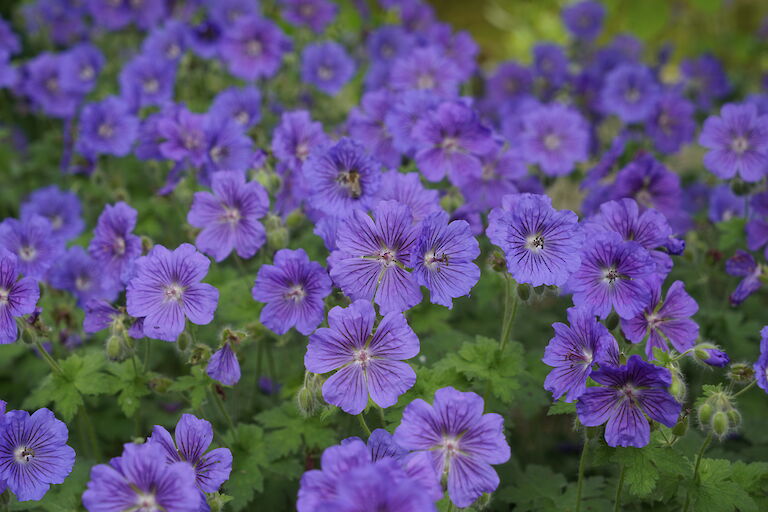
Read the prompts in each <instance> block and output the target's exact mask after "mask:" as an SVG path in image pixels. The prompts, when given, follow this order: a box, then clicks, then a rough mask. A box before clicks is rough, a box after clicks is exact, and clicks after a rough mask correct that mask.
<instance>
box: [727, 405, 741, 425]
mask: <svg viewBox="0 0 768 512" xmlns="http://www.w3.org/2000/svg"><path fill="white" fill-rule="evenodd" d="M727 414H728V422H729V423H730V424H731V426H732V427H734V428H737V427H738V426H739V425H741V413H740V412H739V411H737V410H736V409H731V410H730V411H728V413H727Z"/></svg>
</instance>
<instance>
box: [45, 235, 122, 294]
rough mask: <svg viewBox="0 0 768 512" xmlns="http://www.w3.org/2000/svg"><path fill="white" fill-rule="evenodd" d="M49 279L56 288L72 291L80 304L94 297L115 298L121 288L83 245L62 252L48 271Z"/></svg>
mask: <svg viewBox="0 0 768 512" xmlns="http://www.w3.org/2000/svg"><path fill="white" fill-rule="evenodd" d="M48 280H49V281H50V283H51V286H53V287H54V288H57V289H59V290H66V291H68V292H70V293H72V294H73V295H74V296H75V297H77V302H78V304H80V305H83V304H85V303H86V302H88V301H91V300H94V299H105V300H113V299H114V298H115V296H116V295H117V290H118V289H119V288H117V287H116V286H115V282H114V281H113V280H112V279H108V278H105V276H104V268H103V267H101V266H99V265H97V264H96V261H95V260H94V259H93V258H91V256H90V255H89V254H88V253H87V252H85V249H83V248H82V247H71V248H70V249H68V250H67V251H66V252H64V253H63V254H61V255H60V256H59V258H58V259H57V260H56V262H55V263H54V264H53V266H52V267H51V270H50V271H49V272H48Z"/></svg>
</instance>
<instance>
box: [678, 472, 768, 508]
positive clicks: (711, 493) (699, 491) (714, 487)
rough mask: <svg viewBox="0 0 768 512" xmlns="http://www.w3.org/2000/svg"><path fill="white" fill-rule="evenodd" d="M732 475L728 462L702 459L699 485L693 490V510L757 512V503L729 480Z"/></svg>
mask: <svg viewBox="0 0 768 512" xmlns="http://www.w3.org/2000/svg"><path fill="white" fill-rule="evenodd" d="M740 471H742V470H740ZM733 474H734V470H733V467H732V466H731V463H730V461H727V460H724V459H702V460H701V465H700V466H699V477H700V480H699V485H697V486H696V487H695V488H694V490H693V492H694V505H695V506H694V510H706V511H707V512H732V511H734V510H738V511H739V512H757V511H758V510H759V509H758V506H757V503H756V502H755V500H754V499H752V497H751V496H750V495H749V493H748V492H747V491H746V490H744V489H742V488H741V486H740V485H739V484H738V483H736V482H734V481H733V480H732V479H731V477H732V476H733ZM740 476H741V475H740Z"/></svg>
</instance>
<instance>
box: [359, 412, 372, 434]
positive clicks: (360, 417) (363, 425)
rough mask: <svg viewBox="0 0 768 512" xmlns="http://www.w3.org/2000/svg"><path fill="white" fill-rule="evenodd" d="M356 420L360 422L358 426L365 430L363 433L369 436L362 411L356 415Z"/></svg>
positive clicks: (369, 430) (369, 432)
mask: <svg viewBox="0 0 768 512" xmlns="http://www.w3.org/2000/svg"><path fill="white" fill-rule="evenodd" d="M357 420H358V421H359V422H360V428H362V429H363V432H365V435H366V436H368V437H370V435H371V429H370V428H368V424H367V423H366V422H365V416H363V413H360V414H358V415H357Z"/></svg>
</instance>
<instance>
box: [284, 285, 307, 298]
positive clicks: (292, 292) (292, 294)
mask: <svg viewBox="0 0 768 512" xmlns="http://www.w3.org/2000/svg"><path fill="white" fill-rule="evenodd" d="M306 296H307V292H306V290H304V287H303V286H301V285H300V284H295V285H293V286H291V287H290V288H288V291H287V292H286V293H285V294H284V295H283V297H284V298H285V300H292V301H293V302H301V301H302V300H304V297H306Z"/></svg>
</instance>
